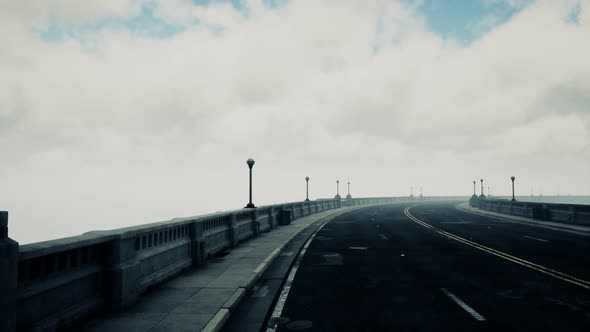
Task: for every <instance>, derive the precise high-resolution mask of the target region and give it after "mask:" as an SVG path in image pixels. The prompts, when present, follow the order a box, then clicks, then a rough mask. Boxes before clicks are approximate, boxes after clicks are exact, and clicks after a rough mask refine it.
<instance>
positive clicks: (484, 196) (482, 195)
mask: <svg viewBox="0 0 590 332" xmlns="http://www.w3.org/2000/svg"><path fill="white" fill-rule="evenodd" d="M479 181H480V182H481V195H479V197H481V198H486V195H484V194H483V179H479Z"/></svg>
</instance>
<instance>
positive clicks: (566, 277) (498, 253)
mask: <svg viewBox="0 0 590 332" xmlns="http://www.w3.org/2000/svg"><path fill="white" fill-rule="evenodd" d="M415 206H417V205H412V206H409V207H407V208H405V209H404V214H405V215H406V216H407V217H408V218H410V220H412V221H413V222H415V223H417V224H419V225H420V226H423V227H425V228H428V229H430V230H433V231H434V232H437V233H439V234H441V235H443V236H447V237H448V238H450V239H453V240H455V241H458V242H461V243H464V244H466V245H468V246H471V247H473V248H476V249H479V250H481V251H484V252H487V253H489V254H492V255H494V256H497V257H500V258H503V259H505V260H507V261H510V262H513V263H516V264H518V265H521V266H524V267H528V268H530V269H532V270H535V271H538V272H541V273H544V274H546V275H549V276H552V277H554V278H557V279H560V280H563V281H566V282H569V283H571V284H574V285H577V286H580V287H582V288H585V289H589V290H590V281H586V280H584V279H580V278H576V277H574V276H571V275H569V274H566V273H563V272H560V271H557V270H553V269H551V268H548V267H545V266H543V265H539V264H535V263H533V262H530V261H527V260H525V259H522V258H519V257H516V256H512V255H510V254H507V253H505V252H502V251H499V250H496V249H492V248H490V247H486V246H484V245H482V244H479V243H477V242H473V241H470V240H467V239H465V238H462V237H460V236H458V235H455V234H452V233H449V232H447V231H444V230H442V229H440V228H437V227H435V226H432V225H430V224H428V223H425V222H423V221H422V220H420V219H418V218H416V217H415V216H413V215H412V214H411V213H410V209H411V208H413V207H415Z"/></svg>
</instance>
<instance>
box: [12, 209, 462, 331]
mask: <svg viewBox="0 0 590 332" xmlns="http://www.w3.org/2000/svg"><path fill="white" fill-rule="evenodd" d="M455 198H456V197H455ZM435 199H436V198H428V200H435ZM446 199H449V198H446ZM456 199H465V197H460V198H456ZM409 200H410V199H409V198H408V197H393V198H391V197H390V198H385V197H380V198H355V199H352V198H349V199H348V200H335V199H323V200H317V201H309V202H294V203H285V204H277V205H271V206H262V207H258V208H256V209H240V210H233V211H227V212H218V213H213V214H208V215H203V216H195V217H188V218H175V219H172V220H167V221H162V222H156V223H151V224H146V225H140V226H133V227H127V228H122V229H116V230H111V231H93V232H88V233H86V234H84V235H80V236H75V237H70V238H64V239H58V240H52V241H45V242H39V243H33V244H27V245H23V246H20V248H19V247H18V243H16V242H14V241H12V240H11V239H10V238H8V236H7V234H8V233H7V229H6V232H5V233H6V234H5V235H6V236H5V237H1V236H0V254H2V256H0V267H2V270H0V281H3V283H2V285H0V293H2V294H3V295H5V296H3V299H2V301H0V306H1V307H0V330H1V331H14V330H15V329H16V330H56V329H61V328H67V327H68V326H71V325H72V324H74V323H76V322H78V321H81V320H83V319H85V318H86V317H88V316H90V315H92V314H95V313H97V312H102V311H108V310H115V311H117V310H122V309H125V308H127V307H129V306H130V305H132V304H134V303H135V302H136V300H137V298H138V297H139V296H140V295H141V294H142V293H143V292H145V291H146V290H147V289H148V288H150V287H152V286H154V285H157V284H159V283H161V282H162V281H165V280H166V279H169V278H171V277H172V276H174V275H177V274H178V273H180V272H182V271H183V270H185V269H188V268H191V267H198V266H200V265H202V264H204V263H205V262H206V260H207V258H209V257H212V256H215V255H217V254H219V253H221V252H223V251H225V250H228V249H230V248H233V247H235V246H237V245H239V243H240V242H242V241H245V240H247V239H249V238H251V237H254V236H257V235H258V234H259V233H260V232H265V231H271V230H272V229H273V228H275V227H277V225H278V222H279V216H280V214H281V211H283V210H291V218H292V219H297V218H301V217H303V216H307V215H310V214H313V213H317V212H322V211H325V210H329V209H336V208H339V207H341V206H345V205H350V206H352V205H364V204H384V203H392V202H401V201H409ZM1 216H4V215H1ZM1 216H0V217H1ZM5 219H6V222H4V221H3V225H4V224H6V225H7V213H6V218H5ZM2 227H3V228H5V227H4V226H2ZM0 235H2V229H0ZM11 241H12V242H11ZM6 248H8V249H6ZM11 259H12V262H13V263H11ZM16 262H18V265H17V263H16ZM11 266H12V267H11Z"/></svg>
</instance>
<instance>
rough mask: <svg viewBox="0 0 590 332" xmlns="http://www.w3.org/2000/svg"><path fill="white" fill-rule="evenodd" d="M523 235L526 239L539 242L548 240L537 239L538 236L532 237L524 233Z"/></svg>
mask: <svg viewBox="0 0 590 332" xmlns="http://www.w3.org/2000/svg"><path fill="white" fill-rule="evenodd" d="M523 237H526V238H527V239H531V240H537V241H540V242H549V240H545V239H539V238H538V237H532V236H528V235H525V236H523Z"/></svg>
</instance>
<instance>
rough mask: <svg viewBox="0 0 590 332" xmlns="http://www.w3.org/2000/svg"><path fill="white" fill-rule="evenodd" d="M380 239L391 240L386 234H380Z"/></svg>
mask: <svg viewBox="0 0 590 332" xmlns="http://www.w3.org/2000/svg"><path fill="white" fill-rule="evenodd" d="M379 237H380V238H381V240H385V241H387V240H389V238H388V237H387V236H386V235H385V234H379Z"/></svg>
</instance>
